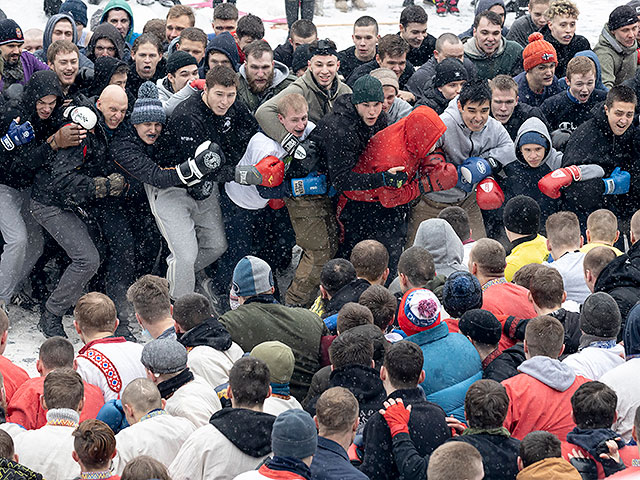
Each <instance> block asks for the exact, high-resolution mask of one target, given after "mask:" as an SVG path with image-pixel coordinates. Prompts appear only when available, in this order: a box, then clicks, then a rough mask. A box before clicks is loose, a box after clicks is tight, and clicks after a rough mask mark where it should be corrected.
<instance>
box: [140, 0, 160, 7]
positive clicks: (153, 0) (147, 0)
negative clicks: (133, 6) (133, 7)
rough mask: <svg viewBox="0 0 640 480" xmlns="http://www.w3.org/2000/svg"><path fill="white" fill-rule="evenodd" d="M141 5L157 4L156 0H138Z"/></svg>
mask: <svg viewBox="0 0 640 480" xmlns="http://www.w3.org/2000/svg"><path fill="white" fill-rule="evenodd" d="M136 1H137V2H138V3H139V4H140V5H144V6H145V7H146V6H149V5H153V4H154V3H156V0H136Z"/></svg>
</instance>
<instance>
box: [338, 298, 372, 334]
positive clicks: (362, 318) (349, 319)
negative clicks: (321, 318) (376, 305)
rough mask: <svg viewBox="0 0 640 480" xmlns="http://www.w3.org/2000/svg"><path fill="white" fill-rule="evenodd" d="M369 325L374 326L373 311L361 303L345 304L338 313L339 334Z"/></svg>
mask: <svg viewBox="0 0 640 480" xmlns="http://www.w3.org/2000/svg"><path fill="white" fill-rule="evenodd" d="M367 324H373V314H372V313H371V310H369V309H368V308H367V307H365V306H363V305H360V304H359V303H354V302H348V303H345V304H344V305H343V306H342V308H341V309H340V311H339V312H338V321H337V329H338V332H339V333H344V332H346V331H347V330H350V329H352V328H353V327H357V326H359V325H367Z"/></svg>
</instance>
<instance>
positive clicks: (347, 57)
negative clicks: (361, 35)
mask: <svg viewBox="0 0 640 480" xmlns="http://www.w3.org/2000/svg"><path fill="white" fill-rule="evenodd" d="M338 59H339V60H340V70H338V73H340V75H342V78H344V79H345V80H346V79H347V78H349V77H350V76H351V74H352V73H353V71H354V70H355V69H356V68H358V67H359V66H360V65H364V64H365V63H367V62H363V61H362V60H358V57H356V47H355V45H352V46H351V47H349V48H346V49H344V50H341V51H339V52H338Z"/></svg>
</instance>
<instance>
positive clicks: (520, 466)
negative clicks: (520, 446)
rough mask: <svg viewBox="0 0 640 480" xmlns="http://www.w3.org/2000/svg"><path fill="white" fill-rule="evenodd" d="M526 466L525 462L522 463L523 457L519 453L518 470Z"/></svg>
mask: <svg viewBox="0 0 640 480" xmlns="http://www.w3.org/2000/svg"><path fill="white" fill-rule="evenodd" d="M523 468H524V463H522V458H520V455H518V471H520V470H522V469H523Z"/></svg>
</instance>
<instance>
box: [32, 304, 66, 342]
mask: <svg viewBox="0 0 640 480" xmlns="http://www.w3.org/2000/svg"><path fill="white" fill-rule="evenodd" d="M38 330H40V331H41V332H42V334H43V335H44V336H45V337H46V338H51V337H63V338H68V337H67V332H65V331H64V327H63V326H62V317H59V316H58V315H54V314H53V313H51V312H50V311H49V310H47V309H46V308H45V309H44V312H42V315H41V316H40V321H39V322H38Z"/></svg>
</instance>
